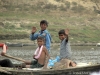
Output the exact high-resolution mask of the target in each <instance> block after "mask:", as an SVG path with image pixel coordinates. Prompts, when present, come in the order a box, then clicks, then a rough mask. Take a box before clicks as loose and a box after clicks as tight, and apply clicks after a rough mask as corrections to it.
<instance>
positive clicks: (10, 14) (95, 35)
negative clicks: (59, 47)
mask: <svg viewBox="0 0 100 75" xmlns="http://www.w3.org/2000/svg"><path fill="white" fill-rule="evenodd" d="M1 1H4V3H3V2H1V5H0V8H2V11H0V22H1V23H0V39H1V40H2V39H24V38H29V34H30V32H31V28H32V27H33V26H36V27H37V30H39V29H40V27H39V22H40V21H41V20H42V19H45V20H47V21H48V22H49V26H48V30H49V32H50V33H51V35H52V39H53V40H52V41H53V42H60V40H59V38H58V31H59V30H60V29H65V28H69V29H70V34H69V37H70V41H71V42H86V43H87V42H100V35H99V34H100V16H97V13H94V12H93V11H90V10H88V9H86V8H85V7H84V6H82V5H80V4H78V3H77V2H72V3H70V2H68V1H65V0H62V1H60V0H55V1H57V2H64V3H63V4H64V5H63V4H62V5H61V6H57V5H53V4H50V3H48V4H46V2H45V1H44V2H42V1H41V2H37V4H35V3H34V5H30V4H28V3H24V2H25V1H23V0H22V1H23V3H22V4H20V1H19V0H17V1H19V2H17V4H15V5H14V3H11V2H12V1H10V0H9V1H8V0H1ZM29 1H32V0H29ZM35 1H36V0H35ZM6 3H7V4H6ZM15 3H16V2H15ZM3 8H4V10H3Z"/></svg>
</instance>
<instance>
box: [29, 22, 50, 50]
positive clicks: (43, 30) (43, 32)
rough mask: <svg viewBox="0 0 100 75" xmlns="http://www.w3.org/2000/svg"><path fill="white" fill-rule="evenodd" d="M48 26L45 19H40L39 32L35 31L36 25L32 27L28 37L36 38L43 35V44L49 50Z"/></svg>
mask: <svg viewBox="0 0 100 75" xmlns="http://www.w3.org/2000/svg"><path fill="white" fill-rule="evenodd" d="M47 27H48V22H47V21H46V20H41V21H40V28H41V30H40V31H39V32H36V31H37V29H36V27H32V32H31V34H30V39H31V40H36V39H37V38H38V37H44V38H45V44H44V45H45V46H46V48H47V50H48V52H50V46H51V35H50V33H49V32H48V30H47Z"/></svg>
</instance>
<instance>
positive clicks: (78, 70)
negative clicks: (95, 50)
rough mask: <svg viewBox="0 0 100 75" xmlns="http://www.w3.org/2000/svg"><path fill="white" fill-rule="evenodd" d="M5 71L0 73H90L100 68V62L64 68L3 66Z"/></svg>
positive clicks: (29, 74) (39, 74)
mask: <svg viewBox="0 0 100 75" xmlns="http://www.w3.org/2000/svg"><path fill="white" fill-rule="evenodd" d="M2 69H3V70H5V71H7V72H1V71H0V75H90V73H92V72H98V71H99V70H100V64H94V65H93V64H92V65H86V66H77V67H71V68H66V69H56V70H55V69H46V70H45V69H42V70H39V69H32V70H29V69H17V68H4V67H2Z"/></svg>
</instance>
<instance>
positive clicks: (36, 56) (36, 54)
mask: <svg viewBox="0 0 100 75" xmlns="http://www.w3.org/2000/svg"><path fill="white" fill-rule="evenodd" d="M42 50H43V45H42V46H41V48H40V49H39V47H38V48H37V49H36V51H35V53H34V55H35V58H36V59H38V58H39V57H40V55H41V52H42ZM38 51H39V52H38Z"/></svg>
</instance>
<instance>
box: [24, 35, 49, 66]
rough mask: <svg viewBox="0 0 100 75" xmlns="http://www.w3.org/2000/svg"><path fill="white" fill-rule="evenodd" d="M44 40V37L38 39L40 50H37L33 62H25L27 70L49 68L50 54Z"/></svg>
mask: <svg viewBox="0 0 100 75" xmlns="http://www.w3.org/2000/svg"><path fill="white" fill-rule="evenodd" d="M44 42H45V40H44V38H43V37H38V38H37V44H38V48H37V49H36V51H35V53H34V55H33V58H34V60H33V61H25V64H26V66H25V67H26V68H41V67H43V68H47V64H48V60H49V58H50V57H49V54H48V51H47V49H46V47H45V46H44ZM46 57H47V59H46Z"/></svg>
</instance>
